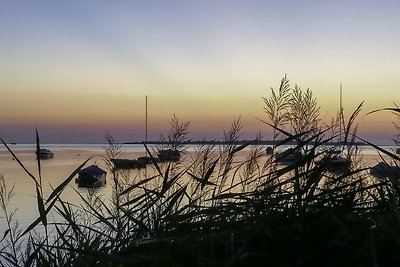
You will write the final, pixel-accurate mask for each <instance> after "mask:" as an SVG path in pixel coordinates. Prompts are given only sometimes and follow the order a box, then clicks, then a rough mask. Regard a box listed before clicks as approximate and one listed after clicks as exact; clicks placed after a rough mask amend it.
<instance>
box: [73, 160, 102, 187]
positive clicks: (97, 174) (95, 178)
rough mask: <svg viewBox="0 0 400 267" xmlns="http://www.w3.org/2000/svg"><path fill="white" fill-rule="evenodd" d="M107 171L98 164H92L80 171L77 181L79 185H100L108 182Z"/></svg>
mask: <svg viewBox="0 0 400 267" xmlns="http://www.w3.org/2000/svg"><path fill="white" fill-rule="evenodd" d="M106 176H107V172H106V171H104V170H103V169H101V168H100V167H98V166H97V165H90V166H89V167H86V168H84V169H81V170H80V171H79V172H78V178H77V179H76V183H77V184H78V186H79V187H100V186H102V185H105V184H106Z"/></svg>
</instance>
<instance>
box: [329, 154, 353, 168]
mask: <svg viewBox="0 0 400 267" xmlns="http://www.w3.org/2000/svg"><path fill="white" fill-rule="evenodd" d="M350 166H351V160H350V159H348V158H346V157H344V156H341V155H333V156H332V155H328V157H327V158H326V159H325V160H324V167H325V169H326V170H327V171H330V172H344V171H348V170H350Z"/></svg>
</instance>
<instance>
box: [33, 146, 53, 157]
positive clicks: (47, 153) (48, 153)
mask: <svg viewBox="0 0 400 267" xmlns="http://www.w3.org/2000/svg"><path fill="white" fill-rule="evenodd" d="M35 153H36V157H37V158H39V159H50V158H53V157H54V153H53V152H51V151H50V150H48V149H46V148H41V149H39V152H37V151H36V152H35Z"/></svg>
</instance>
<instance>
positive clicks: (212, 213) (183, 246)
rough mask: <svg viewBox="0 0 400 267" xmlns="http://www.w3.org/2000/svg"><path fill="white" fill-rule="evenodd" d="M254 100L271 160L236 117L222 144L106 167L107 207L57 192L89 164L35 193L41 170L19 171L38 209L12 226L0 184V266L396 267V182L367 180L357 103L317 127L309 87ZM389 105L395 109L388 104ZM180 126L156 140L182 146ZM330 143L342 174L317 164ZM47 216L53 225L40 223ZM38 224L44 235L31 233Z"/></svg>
mask: <svg viewBox="0 0 400 267" xmlns="http://www.w3.org/2000/svg"><path fill="white" fill-rule="evenodd" d="M264 102H265V112H266V115H267V118H266V119H265V120H264V123H265V124H266V125H268V127H272V129H273V130H274V139H276V140H280V141H279V142H278V144H277V145H276V146H275V147H274V149H273V151H272V154H271V155H268V156H267V155H266V153H265V147H263V146H259V145H254V144H252V142H251V141H249V143H247V144H239V141H240V137H241V133H242V127H241V123H240V119H238V120H236V121H235V122H234V123H233V124H232V126H231V128H230V129H229V130H227V131H225V132H224V141H225V143H226V145H222V146H219V145H214V144H210V145H200V146H198V147H197V149H196V150H195V151H194V152H192V153H187V154H186V156H185V157H184V158H185V160H183V161H180V162H167V163H161V162H157V161H156V160H155V153H156V151H157V150H158V149H164V148H165V147H164V146H163V147H153V148H151V147H148V146H147V145H146V144H143V146H144V148H145V149H146V150H147V153H148V154H149V155H150V156H151V157H152V158H153V165H152V166H153V167H148V169H149V170H148V172H147V171H146V170H140V171H138V170H133V171H129V170H113V171H112V178H111V179H112V182H111V184H112V186H113V190H114V191H113V197H112V199H111V200H110V201H111V202H109V200H104V199H101V198H100V197H99V196H97V195H96V192H95V191H91V194H90V195H89V197H87V196H81V198H82V203H83V204H82V206H79V207H77V206H74V205H72V204H70V203H67V202H65V201H63V200H62V199H61V198H60V194H61V192H62V191H63V190H64V188H65V187H66V186H68V184H69V183H70V181H71V180H72V179H73V178H74V177H75V175H76V174H77V172H78V171H79V170H80V169H81V168H82V167H83V166H85V164H86V163H87V162H88V161H89V159H88V160H87V161H85V162H83V163H82V165H81V166H79V167H78V168H77V169H76V170H75V171H74V172H73V173H72V174H71V175H70V176H69V177H68V178H66V179H65V181H64V182H63V183H61V184H60V185H59V186H58V187H56V188H55V189H54V190H53V192H52V193H51V194H50V195H49V196H44V195H43V191H42V181H41V176H40V171H39V177H35V176H34V175H32V174H31V173H30V172H29V171H28V170H26V169H25V170H26V172H27V175H28V176H29V177H30V178H31V179H33V180H34V181H35V184H36V189H35V190H36V194H37V200H38V210H39V213H40V217H39V218H38V219H37V220H35V221H34V222H33V223H32V224H31V225H30V226H29V227H28V228H27V229H19V227H18V224H16V222H15V221H14V220H13V215H14V212H15V211H9V210H8V208H7V206H8V205H7V204H8V202H9V201H11V199H12V195H13V190H12V189H7V188H6V185H5V183H4V179H3V178H2V179H0V197H1V199H0V201H1V203H0V204H1V207H2V209H3V213H4V217H5V222H6V223H7V227H8V230H7V231H6V232H5V233H4V237H3V239H2V241H1V247H0V257H1V259H0V262H1V263H0V266H23V265H25V266H32V265H36V266H393V264H395V263H396V262H397V263H398V262H400V253H399V252H400V212H399V200H400V199H399V196H400V187H399V177H396V176H395V175H388V177H387V178H386V179H375V178H374V177H372V176H370V175H369V173H368V170H367V169H366V168H365V167H364V166H363V165H362V162H361V161H360V154H359V150H358V147H357V146H356V142H355V141H360V140H358V139H357V137H356V129H357V127H356V124H355V120H356V117H357V115H358V113H359V112H360V110H361V105H360V106H359V107H358V108H357V109H356V110H355V111H354V112H353V114H351V115H350V116H349V118H348V119H346V118H345V116H344V112H343V110H340V111H339V112H338V116H337V118H334V119H333V120H332V123H331V124H330V125H326V124H323V123H322V122H321V121H320V119H319V107H318V105H317V102H316V100H315V99H314V98H313V96H312V92H311V91H310V90H306V91H302V90H301V89H300V88H298V87H297V86H295V87H294V88H292V87H291V86H290V84H289V81H288V80H287V79H286V78H284V79H282V81H281V83H280V86H279V88H278V89H277V90H274V89H272V90H271V96H270V97H268V98H264ZM388 110H389V111H392V112H394V113H395V114H397V115H396V116H399V114H400V112H399V109H398V107H395V108H393V109H388ZM382 112H384V111H382ZM188 127H189V123H187V122H184V123H181V122H179V120H178V119H177V118H176V117H174V118H173V119H172V121H171V129H170V131H169V133H168V134H167V136H166V137H165V138H163V140H165V143H166V144H168V145H171V146H173V148H174V149H179V150H181V151H182V152H183V153H185V147H184V146H183V145H182V143H184V141H185V140H186V136H187V133H188ZM255 140H257V138H255ZM395 140H396V141H398V139H395ZM2 141H3V140H2ZM107 141H108V142H109V147H108V148H107V149H106V151H105V155H106V158H105V160H106V162H107V163H110V162H109V159H111V158H114V157H121V155H122V153H123V151H121V145H119V144H118V143H117V142H115V141H114V140H113V138H112V137H111V136H110V135H108V137H107ZM332 141H337V142H338V144H340V145H341V150H342V151H343V153H344V155H345V156H346V157H347V158H348V159H350V160H351V162H352V164H351V167H350V168H349V169H347V170H345V171H341V172H333V171H332V170H329V169H328V168H327V165H328V164H329V160H330V159H331V158H332V157H333V155H334V154H333V153H329V149H330V147H329V146H327V144H328V143H331V142H332ZM362 141H364V142H367V141H366V140H362ZM293 142H295V144H296V145H294V146H293V148H292V149H293V150H299V151H301V153H302V155H303V156H302V157H301V158H299V159H298V160H296V161H294V162H292V163H291V164H289V165H281V164H279V163H278V162H277V161H276V160H275V159H276V158H275V157H274V154H275V153H277V151H279V149H280V147H282V146H284V145H285V144H289V143H293ZM3 144H4V145H5V146H6V147H7V148H8V146H7V145H6V143H5V142H4V141H3ZM368 144H370V145H372V146H374V145H373V144H371V143H368ZM37 147H38V148H37V149H39V147H40V142H39V136H38V135H37ZM374 147H375V148H376V149H377V150H378V151H380V153H382V155H385V156H386V157H389V158H390V161H391V162H390V163H391V164H396V165H398V164H399V162H400V159H399V157H398V156H397V155H396V154H394V153H392V152H391V151H385V150H383V149H382V148H380V147H377V146H374ZM327 150H328V152H326V151H327ZM10 153H12V154H13V152H12V151H11V150H10ZM13 156H14V158H16V160H17V162H19V164H20V165H21V167H22V168H25V167H24V165H23V163H22V162H20V161H19V160H18V157H17V156H16V155H14V154H13ZM109 166H110V168H112V165H109ZM40 168H41V166H40V160H38V169H39V170H40ZM77 194H78V192H77ZM50 212H57V213H58V214H59V215H61V216H62V218H63V220H61V221H57V222H49V221H48V217H49V216H48V215H49V213H50ZM38 228H41V229H43V231H41V232H43V233H44V235H39V236H38V235H36V234H35V233H36V230H37V229H38Z"/></svg>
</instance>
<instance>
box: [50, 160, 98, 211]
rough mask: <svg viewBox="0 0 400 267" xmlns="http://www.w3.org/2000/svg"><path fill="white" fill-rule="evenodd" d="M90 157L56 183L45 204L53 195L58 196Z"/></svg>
mask: <svg viewBox="0 0 400 267" xmlns="http://www.w3.org/2000/svg"><path fill="white" fill-rule="evenodd" d="M90 159H91V157H90V158H88V159H87V160H85V161H84V162H83V163H82V164H81V165H79V167H78V168H76V169H75V170H74V171H73V172H72V173H71V174H70V175H69V176H68V178H67V179H65V180H64V181H63V182H62V183H61V184H60V185H58V186H57V187H56V188H55V189H54V190H53V192H51V194H50V196H49V198H48V199H47V201H46V204H47V203H48V202H49V201H51V200H52V199H53V198H54V197H56V196H59V195H60V194H61V193H62V191H63V190H64V189H65V187H66V186H67V185H68V184H69V183H70V182H71V180H72V179H73V178H74V177H75V175H76V174H78V172H79V171H80V170H81V169H82V168H83V166H85V164H86V163H87V162H88V161H89V160H90Z"/></svg>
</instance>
